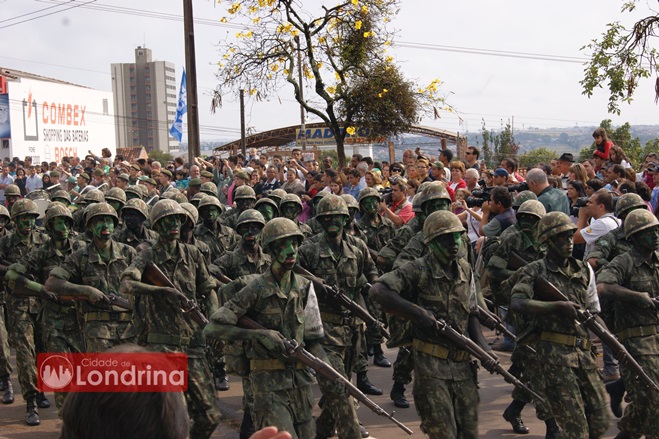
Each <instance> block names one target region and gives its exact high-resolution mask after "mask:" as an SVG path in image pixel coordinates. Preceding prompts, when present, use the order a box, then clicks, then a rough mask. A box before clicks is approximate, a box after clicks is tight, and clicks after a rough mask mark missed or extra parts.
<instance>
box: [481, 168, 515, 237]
mask: <svg viewBox="0 0 659 439" xmlns="http://www.w3.org/2000/svg"><path fill="white" fill-rule="evenodd" d="M499 169H501V168H499ZM504 171H505V170H504ZM482 211H483V215H482V216H481V223H480V230H479V231H480V233H481V235H484V236H486V237H488V238H491V237H494V236H499V235H500V234H501V232H503V231H504V230H506V229H507V228H508V227H510V226H512V225H514V224H516V223H517V217H516V216H515V211H514V210H513V197H512V195H511V194H510V192H508V189H507V188H505V187H503V186H498V187H495V188H493V189H492V191H491V192H490V201H486V202H484V203H483V207H482ZM491 213H494V214H495V216H494V218H492V219H491V220H490V215H491Z"/></svg>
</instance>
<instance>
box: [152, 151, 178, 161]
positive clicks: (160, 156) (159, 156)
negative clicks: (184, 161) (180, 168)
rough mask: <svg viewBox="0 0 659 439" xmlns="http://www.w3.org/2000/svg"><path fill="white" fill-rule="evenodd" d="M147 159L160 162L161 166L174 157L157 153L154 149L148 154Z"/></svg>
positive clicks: (161, 152) (164, 153)
mask: <svg viewBox="0 0 659 439" xmlns="http://www.w3.org/2000/svg"><path fill="white" fill-rule="evenodd" d="M149 158H150V159H153V160H156V161H158V162H160V164H161V165H164V164H165V163H167V162H170V161H172V160H174V156H173V155H171V154H170V153H168V152H163V151H159V150H157V149H154V150H153V151H151V152H150V153H149Z"/></svg>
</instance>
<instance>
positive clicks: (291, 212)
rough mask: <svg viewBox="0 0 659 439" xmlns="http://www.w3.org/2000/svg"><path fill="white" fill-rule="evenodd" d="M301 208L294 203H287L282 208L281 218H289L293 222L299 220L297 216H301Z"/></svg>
mask: <svg viewBox="0 0 659 439" xmlns="http://www.w3.org/2000/svg"><path fill="white" fill-rule="evenodd" d="M299 211H300V206H298V205H297V204H293V203H286V204H284V205H283V206H281V216H282V217H284V218H288V219H289V220H291V221H295V220H297V216H298V215H299V214H300V212H299Z"/></svg>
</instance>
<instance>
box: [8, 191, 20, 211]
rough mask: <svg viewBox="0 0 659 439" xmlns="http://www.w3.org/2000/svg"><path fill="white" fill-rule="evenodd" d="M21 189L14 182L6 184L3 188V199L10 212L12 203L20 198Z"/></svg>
mask: <svg viewBox="0 0 659 439" xmlns="http://www.w3.org/2000/svg"><path fill="white" fill-rule="evenodd" d="M20 198H21V189H20V188H19V187H18V186H16V185H15V184H8V185H7V187H6V188H5V199H6V200H7V210H9V211H10V212H11V208H12V207H13V206H14V203H15V202H17V201H18V200H20Z"/></svg>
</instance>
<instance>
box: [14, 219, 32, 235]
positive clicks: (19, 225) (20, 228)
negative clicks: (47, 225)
mask: <svg viewBox="0 0 659 439" xmlns="http://www.w3.org/2000/svg"><path fill="white" fill-rule="evenodd" d="M36 219H37V217H36V216H34V215H21V216H19V217H18V218H16V231H17V232H18V233H19V234H20V235H22V236H27V235H28V234H29V233H30V232H31V231H32V230H34V226H35V221H36Z"/></svg>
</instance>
